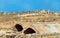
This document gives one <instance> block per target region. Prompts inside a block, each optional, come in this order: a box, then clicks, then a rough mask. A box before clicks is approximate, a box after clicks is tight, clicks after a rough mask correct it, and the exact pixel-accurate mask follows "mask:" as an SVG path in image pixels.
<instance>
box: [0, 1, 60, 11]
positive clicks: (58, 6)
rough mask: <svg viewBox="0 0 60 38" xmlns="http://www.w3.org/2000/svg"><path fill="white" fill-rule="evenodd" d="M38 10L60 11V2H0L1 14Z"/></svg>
mask: <svg viewBox="0 0 60 38" xmlns="http://www.w3.org/2000/svg"><path fill="white" fill-rule="evenodd" d="M40 9H44V10H52V11H60V0H0V11H3V12H18V11H26V10H40Z"/></svg>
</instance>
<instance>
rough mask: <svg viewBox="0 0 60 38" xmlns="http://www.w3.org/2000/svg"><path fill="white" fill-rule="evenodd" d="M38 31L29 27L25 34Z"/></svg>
mask: <svg viewBox="0 0 60 38" xmlns="http://www.w3.org/2000/svg"><path fill="white" fill-rule="evenodd" d="M33 33H36V32H35V31H34V30H33V29H32V28H28V29H26V30H25V31H24V34H33Z"/></svg>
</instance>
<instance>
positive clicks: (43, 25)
mask: <svg viewBox="0 0 60 38" xmlns="http://www.w3.org/2000/svg"><path fill="white" fill-rule="evenodd" d="M18 24H19V25H20V26H19V27H18V28H17V27H15V26H16V25H18ZM21 28H22V29H21ZM28 28H30V29H31V30H29V29H28ZM27 29H28V30H27ZM32 30H34V32H33V31H32ZM29 31H32V33H35V34H39V35H40V36H41V35H44V34H54V33H58V34H59V33H60V13H59V12H51V11H49V10H35V11H23V12H0V36H2V37H3V38H4V37H5V36H6V35H14V34H15V35H19V34H20V33H21V34H32V33H30V32H29ZM9 33H10V34H9ZM56 35H57V34H56ZM7 37H8V36H7ZM16 37H17V36H16ZM38 37H39V36H38ZM47 37H48V38H53V37H54V38H55V36H53V37H52V36H50V35H49V36H47ZM56 37H57V36H56ZM32 38H33V37H32ZM43 38H45V37H43ZM58 38H59V37H58Z"/></svg>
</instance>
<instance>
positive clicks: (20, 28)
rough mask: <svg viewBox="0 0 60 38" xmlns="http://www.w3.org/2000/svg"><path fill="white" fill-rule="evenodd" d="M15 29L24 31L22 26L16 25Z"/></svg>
mask: <svg viewBox="0 0 60 38" xmlns="http://www.w3.org/2000/svg"><path fill="white" fill-rule="evenodd" d="M15 28H16V29H17V30H18V31H22V30H23V27H22V26H21V25H20V24H16V25H15Z"/></svg>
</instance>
